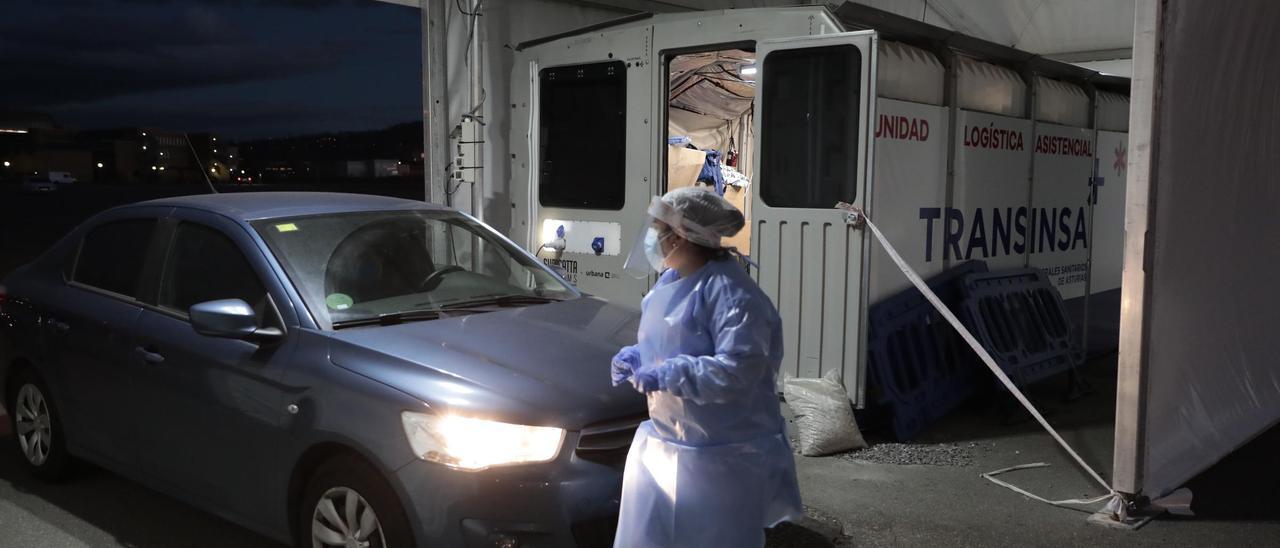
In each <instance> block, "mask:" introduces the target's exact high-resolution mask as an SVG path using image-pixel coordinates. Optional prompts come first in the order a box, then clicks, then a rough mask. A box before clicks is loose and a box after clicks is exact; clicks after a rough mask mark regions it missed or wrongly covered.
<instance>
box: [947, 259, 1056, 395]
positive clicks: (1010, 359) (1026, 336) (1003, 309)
mask: <svg viewBox="0 0 1280 548" xmlns="http://www.w3.org/2000/svg"><path fill="white" fill-rule="evenodd" d="M962 284H963V288H964V294H965V296H964V299H963V304H962V305H961V307H960V309H961V315H960V316H961V321H963V322H964V323H965V325H966V326H967V327H968V328H969V330H970V331H971V332H972V333H973V335H974V337H976V338H977V339H978V342H981V343H982V345H983V346H984V347H986V349H987V351H988V352H990V353H991V357H992V358H994V359H995V361H996V364H997V365H999V366H1000V368H1001V369H1003V370H1004V372H1005V374H1007V375H1009V379H1010V380H1012V381H1013V383H1014V384H1016V385H1019V386H1023V385H1027V384H1031V383H1034V382H1037V381H1040V380H1042V379H1045V378H1046V377H1050V376H1052V375H1056V374H1058V373H1062V372H1064V371H1067V370H1069V369H1072V368H1074V367H1075V366H1076V364H1077V362H1078V361H1079V354H1080V351H1079V348H1078V346H1079V345H1078V344H1077V341H1076V337H1075V336H1074V330H1073V329H1072V327H1071V322H1070V320H1069V319H1068V317H1067V311H1066V308H1065V307H1064V306H1063V304H1062V295H1061V294H1059V293H1058V289H1057V288H1056V287H1054V285H1053V283H1052V282H1050V281H1049V278H1048V276H1046V275H1045V274H1044V272H1042V271H1040V270H1038V269H1034V268H1027V269H1018V270H1004V271H1000V272H985V273H973V274H968V275H966V276H965V277H964V280H963V281H962Z"/></svg>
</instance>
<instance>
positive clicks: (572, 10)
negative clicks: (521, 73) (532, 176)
mask: <svg viewBox="0 0 1280 548" xmlns="http://www.w3.org/2000/svg"><path fill="white" fill-rule="evenodd" d="M446 3H447V5H448V16H447V20H448V22H449V34H448V41H447V44H446V46H445V48H446V50H447V61H448V63H447V64H448V72H449V79H448V81H449V118H450V120H449V126H450V128H453V127H454V125H455V124H457V123H458V122H459V121H460V120H461V117H462V115H463V114H466V113H467V112H468V111H469V110H470V109H471V105H470V88H469V80H468V78H467V61H466V51H467V45H468V43H469V41H470V40H478V41H480V43H481V47H482V49H481V56H482V58H483V63H482V71H483V74H484V76H483V82H484V103H483V105H482V107H481V109H480V111H479V114H480V115H482V116H483V117H484V120H485V122H486V126H485V129H486V131H485V132H484V135H485V144H484V153H483V166H484V171H483V181H484V184H483V186H484V188H483V193H484V196H483V200H482V203H483V204H484V212H483V213H484V220H485V221H486V222H488V223H489V224H490V225H493V227H494V228H496V229H498V230H499V231H501V232H502V233H504V234H511V233H512V232H511V218H512V215H511V210H512V205H511V189H510V188H509V181H510V167H511V163H512V162H522V161H526V159H525V158H522V157H521V155H523V153H524V150H520V151H518V154H517V156H516V157H512V156H511V154H512V153H513V152H517V151H512V150H510V148H509V145H508V143H507V134H508V128H509V127H510V125H511V115H510V113H511V112H512V110H513V108H512V105H511V72H512V69H513V65H514V63H515V52H514V48H515V46H516V45H517V44H519V43H520V42H523V41H526V40H533V39H536V38H542V37H545V36H550V35H553V34H557V33H561V32H567V31H570V30H574V29H579V28H583V27H587V26H590V25H594V24H598V23H601V22H604V21H609V20H612V19H617V18H619V17H623V16H626V15H628V14H629V13H630V11H627V10H613V9H606V8H601V7H599V6H589V5H585V4H573V3H568V2H563V1H557V0H486V1H485V2H484V11H483V16H482V17H480V31H479V32H480V36H474V37H472V36H470V32H469V31H470V29H469V25H468V19H469V17H468V16H466V15H464V14H462V13H460V12H459V10H458V8H457V7H456V4H455V3H454V2H452V1H448V2H446ZM468 4H469V3H468V2H462V6H464V7H466V6H467V5H468ZM456 143H457V136H456V135H454V136H452V137H451V138H450V144H449V152H450V154H453V153H454V151H456ZM449 188H450V189H454V188H455V186H454V185H453V184H450V185H449ZM471 192H472V189H471V188H470V186H469V185H465V184H464V185H458V186H456V190H455V191H454V193H453V194H452V195H451V199H452V200H453V201H452V202H451V203H452V205H454V206H455V207H458V208H459V209H462V210H463V211H467V212H470V213H475V212H472V211H470V210H471V207H470V205H471Z"/></svg>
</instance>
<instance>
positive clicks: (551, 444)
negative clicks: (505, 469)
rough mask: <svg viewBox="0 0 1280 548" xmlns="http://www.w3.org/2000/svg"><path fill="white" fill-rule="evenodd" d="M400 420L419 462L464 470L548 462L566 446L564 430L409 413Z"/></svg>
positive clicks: (404, 414) (452, 416)
mask: <svg viewBox="0 0 1280 548" xmlns="http://www.w3.org/2000/svg"><path fill="white" fill-rule="evenodd" d="M400 417H401V419H402V420H403V422H404V433H405V435H406V436H408V437H409V445H410V446H411V447H413V452H414V453H415V454H416V455H418V457H419V458H421V459H423V460H428V461H431V462H438V463H440V464H444V465H448V466H452V467H454V468H461V469H463V470H484V469H485V468H489V467H492V466H507V465H512V464H525V463H533V462H547V461H550V460H553V459H555V458H556V455H557V454H558V453H559V452H560V445H561V444H562V443H564V429H561V428H551V427H547V426H523V425H519V424H507V423H502V422H495V421H487V420H482V419H473V418H467V417H459V416H457V415H432V414H426V413H413V412H409V411H405V412H404V413H402V414H401V415H400Z"/></svg>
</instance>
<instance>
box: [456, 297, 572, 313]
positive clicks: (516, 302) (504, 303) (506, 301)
mask: <svg viewBox="0 0 1280 548" xmlns="http://www.w3.org/2000/svg"><path fill="white" fill-rule="evenodd" d="M561 300H562V299H556V298H553V297H539V296H537V295H499V296H493V297H486V298H482V299H475V300H470V301H461V302H456V303H449V304H446V305H441V306H440V308H442V309H444V310H457V309H459V308H473V307H478V306H500V307H504V308H506V307H515V306H529V305H535V304H547V303H558V302H560V301H561Z"/></svg>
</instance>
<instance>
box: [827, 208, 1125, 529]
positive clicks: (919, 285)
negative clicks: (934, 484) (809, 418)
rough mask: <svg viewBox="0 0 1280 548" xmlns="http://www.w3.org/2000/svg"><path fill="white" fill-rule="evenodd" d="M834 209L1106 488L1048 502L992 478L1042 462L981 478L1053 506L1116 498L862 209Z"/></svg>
mask: <svg viewBox="0 0 1280 548" xmlns="http://www.w3.org/2000/svg"><path fill="white" fill-rule="evenodd" d="M836 209H840V210H843V211H845V212H847V213H846V220H847V221H848V222H850V223H851V224H858V223H865V224H866V226H867V228H870V229H871V233H872V234H874V235H875V237H876V239H877V240H879V241H880V245H883V246H884V250H885V251H886V252H887V253H888V254H889V257H890V258H892V259H893V262H894V263H896V264H897V265H898V269H899V270H901V271H902V273H903V274H905V275H906V276H907V279H908V280H910V281H911V283H912V285H915V286H916V289H919V290H920V292H921V293H923V294H924V297H925V298H926V299H928V300H929V302H930V303H931V304H933V307H934V308H935V309H937V310H938V313H939V314H942V317H943V318H946V320H947V323H950V324H951V327H954V328H955V330H956V331H958V332H959V333H960V336H961V337H963V338H964V340H965V342H967V343H969V346H970V347H971V348H973V351H974V352H977V353H978V357H980V358H982V363H984V364H986V366H987V369H990V370H991V373H993V374H994V375H995V376H996V378H998V379H1000V383H1001V384H1003V385H1004V387H1005V388H1007V389H1008V390H1009V392H1010V393H1011V394H1013V396H1014V397H1015V398H1017V399H1018V401H1019V402H1020V403H1022V406H1023V407H1025V408H1026V409H1027V412H1029V413H1031V416H1033V417H1035V419H1036V421H1037V422H1039V423H1040V426H1043V427H1044V429H1045V430H1046V431H1047V432H1049V435H1050V436H1053V439H1054V440H1056V441H1057V442H1058V445H1061V446H1062V448H1063V449H1064V450H1066V452H1067V453H1068V454H1070V455H1071V458H1073V459H1075V461H1076V463H1077V464H1079V465H1080V467H1081V468H1083V469H1084V470H1085V471H1086V472H1088V473H1089V475H1090V476H1092V477H1093V479H1094V480H1096V481H1097V482H1098V485H1101V486H1102V488H1103V489H1106V490H1107V493H1108V494H1107V495H1104V496H1102V497H1099V498H1097V499H1093V500H1090V501H1084V500H1069V501H1050V500H1046V499H1044V498H1042V497H1039V496H1036V495H1033V494H1031V493H1029V492H1027V491H1025V490H1023V489H1020V488H1018V487H1016V486H1014V485H1011V484H1009V483H1007V482H1004V481H1001V480H998V479H996V478H995V477H993V476H996V475H999V474H1003V473H1005V472H1011V471H1014V470H1021V469H1024V468H1040V467H1043V466H1048V464H1045V463H1036V464H1028V465H1022V466H1015V467H1012V468H1006V469H1003V470H997V471H995V472H989V473H986V474H982V477H984V478H986V479H988V480H990V481H992V482H994V483H995V484H997V485H1002V486H1004V487H1007V488H1009V489H1012V490H1014V491H1016V492H1018V493H1021V494H1022V495H1025V496H1028V497H1031V498H1033V499H1036V500H1038V501H1041V502H1044V503H1048V504H1055V505H1063V504H1093V503H1096V502H1101V501H1103V500H1107V499H1110V498H1112V497H1113V496H1115V495H1116V493H1115V491H1113V490H1112V489H1111V486H1110V485H1109V484H1108V483H1107V482H1106V481H1104V480H1103V479H1102V476H1100V475H1098V473H1097V472H1095V471H1094V470H1093V468H1092V467H1090V466H1089V465H1088V464H1087V463H1085V461H1084V459H1083V458H1080V455H1079V454H1077V453H1076V452H1075V450H1074V449H1072V448H1071V446H1070V445H1067V442H1066V440H1063V439H1062V436H1060V435H1058V431H1057V430H1054V429H1053V427H1052V426H1049V421H1047V420H1045V418H1044V416H1043V415H1041V414H1040V411H1038V410H1036V408H1035V406H1034V405H1031V402H1030V401H1029V400H1027V397H1026V396H1025V395H1023V394H1022V391H1021V390H1019V389H1018V387H1017V386H1014V384H1013V381H1011V380H1009V376H1008V375H1006V374H1005V372H1004V370H1003V369H1000V366H998V365H996V361H995V359H993V358H992V357H991V354H989V353H988V352H987V349H986V348H983V346H982V344H981V343H979V342H978V339H976V338H975V337H974V336H973V334H972V333H970V332H969V329H968V328H966V327H965V326H964V324H962V323H960V320H959V319H957V318H956V316H955V314H953V313H952V312H951V309H949V308H947V305H945V304H942V300H941V299H939V298H938V296H937V295H935V294H934V293H933V290H932V289H929V285H928V284H926V283H924V280H923V279H921V278H920V275H919V274H916V271H915V270H913V269H912V268H911V265H908V264H907V262H906V261H905V260H903V258H902V256H901V255H899V254H898V250H897V249H895V248H894V247H893V244H890V243H889V240H888V239H887V238H885V237H884V234H883V233H881V232H880V229H879V228H877V227H876V225H875V223H873V222H871V219H870V218H868V217H867V214H866V213H864V212H863V211H862V209H861V208H858V207H856V206H853V205H850V204H847V203H844V202H841V203H839V204H836Z"/></svg>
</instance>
